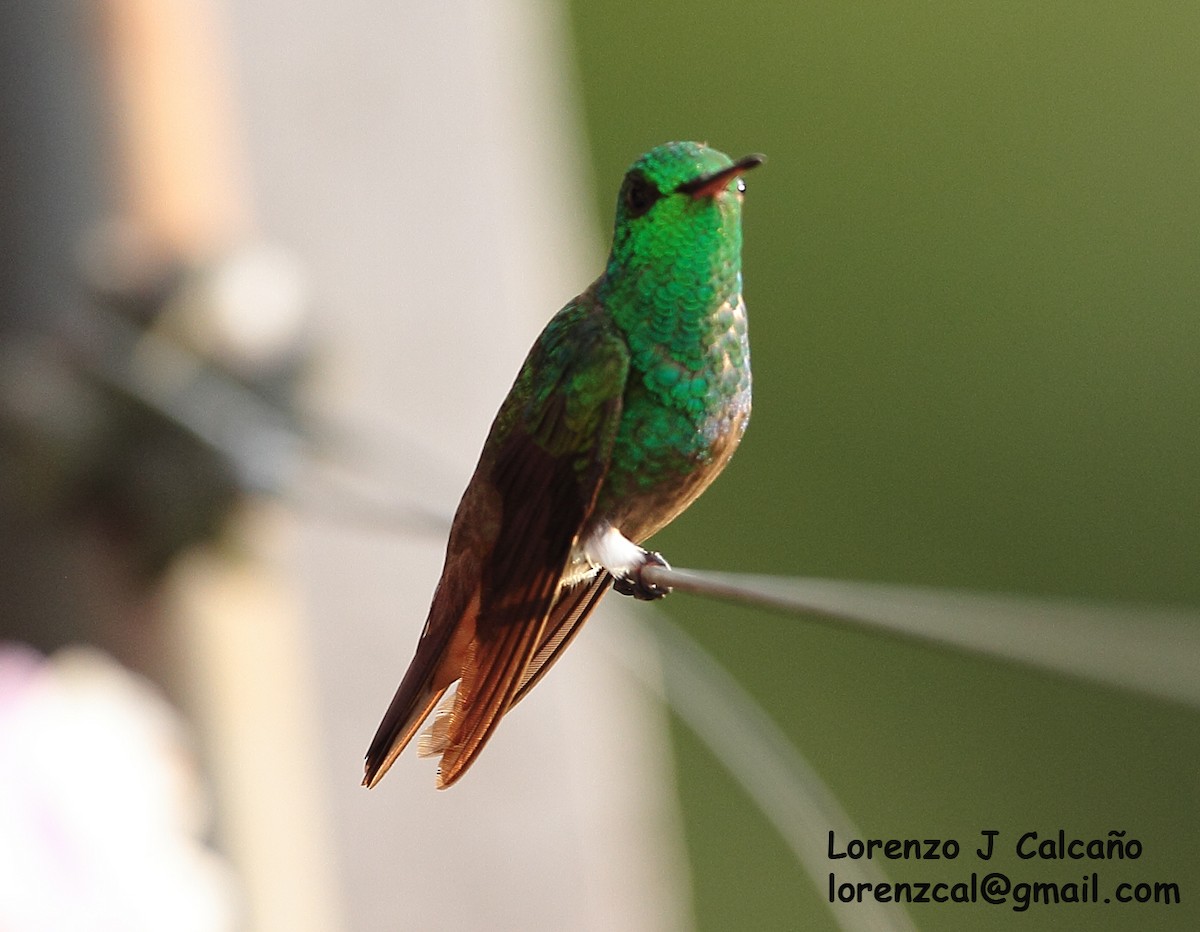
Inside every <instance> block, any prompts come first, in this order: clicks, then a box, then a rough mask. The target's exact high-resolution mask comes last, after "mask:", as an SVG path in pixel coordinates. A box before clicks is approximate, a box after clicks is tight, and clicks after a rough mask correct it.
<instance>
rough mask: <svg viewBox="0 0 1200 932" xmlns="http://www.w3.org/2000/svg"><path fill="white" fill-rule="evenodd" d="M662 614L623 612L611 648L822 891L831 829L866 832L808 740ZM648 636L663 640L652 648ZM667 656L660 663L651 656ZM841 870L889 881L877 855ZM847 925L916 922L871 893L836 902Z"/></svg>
mask: <svg viewBox="0 0 1200 932" xmlns="http://www.w3.org/2000/svg"><path fill="white" fill-rule="evenodd" d="M656 614H657V617H656V618H654V619H653V621H645V622H638V623H633V622H630V621H627V620H624V621H623V620H621V619H614V620H615V621H617V622H618V624H619V625H620V628H619V632H620V636H614V637H611V638H608V639H607V641H606V644H607V645H608V647H607V649H608V650H609V652H610V654H611V655H612V656H614V657H615V659H616V660H617V661H618V662H619V663H620V664H621V666H623V667H624V668H625V669H626V670H627V671H629V672H630V673H631V674H632V675H633V676H634V677H635V678H636V679H637V680H638V682H639V683H641V685H642V686H643V687H644V688H646V689H648V690H650V691H651V692H652V693H654V694H655V695H657V696H658V697H659V698H660V699H661V700H662V701H663V702H664V703H665V704H666V705H667V706H668V707H669V708H670V709H671V710H672V711H674V712H675V713H676V714H677V715H678V716H679V717H680V719H682V720H683V722H684V723H685V724H686V725H687V726H688V728H690V729H691V731H692V732H693V733H694V734H695V735H696V737H697V738H699V739H700V741H701V742H702V743H703V744H704V745H705V746H706V747H707V748H708V749H709V751H710V752H711V753H712V754H713V756H714V757H716V758H717V760H718V761H719V762H720V763H721V765H722V766H723V767H724V768H725V769H726V770H727V771H728V772H729V774H730V775H731V776H732V777H733V778H734V780H736V781H737V783H738V784H739V785H740V786H741V787H742V789H743V791H744V792H745V793H746V795H747V796H748V797H749V799H750V800H751V801H752V802H753V803H754V805H755V806H757V807H758V809H759V811H760V812H762V814H763V815H764V816H765V817H766V819H767V821H768V822H770V823H771V825H772V826H773V827H774V828H775V831H776V832H777V833H778V834H779V836H780V837H781V838H782V839H783V841H784V843H785V844H786V845H787V846H788V847H789V848H790V849H791V851H792V854H793V855H794V856H795V858H796V860H797V861H798V862H799V864H800V866H801V867H802V868H803V869H804V871H805V873H807V874H808V876H809V878H810V880H811V881H812V883H813V886H814V888H815V889H816V891H817V893H818V895H823V891H824V890H825V885H826V880H825V878H826V875H827V874H828V872H829V861H828V858H827V852H826V850H825V847H824V844H825V840H826V838H827V837H828V836H827V833H828V832H829V831H830V830H833V831H835V832H837V833H838V834H840V835H842V836H843V837H846V838H861V837H862V833H861V832H859V831H858V829H857V828H855V826H854V823H853V822H852V821H851V819H850V817H849V816H848V815H847V814H846V812H845V811H844V810H843V809H842V807H841V805H840V804H839V803H838V801H837V799H836V797H835V796H834V795H833V793H832V792H831V791H830V789H829V787H828V786H826V784H825V782H824V781H823V780H822V779H821V777H820V775H819V774H818V773H817V772H816V770H814V769H813V767H812V766H811V765H810V764H809V762H808V760H807V759H806V758H805V757H804V755H803V754H802V753H801V752H800V750H799V749H798V748H797V747H796V746H795V745H794V744H793V743H792V742H791V740H790V739H789V738H788V736H787V735H786V734H785V733H784V732H783V731H782V730H781V729H780V728H779V726H778V725H776V724H775V722H774V721H772V719H771V718H770V716H769V715H767V713H766V712H765V711H764V710H763V708H762V706H761V705H760V704H759V703H758V702H757V701H755V699H754V698H753V697H752V696H751V695H750V694H749V693H748V692H746V690H745V689H743V688H742V686H741V685H740V684H739V683H738V682H737V680H735V679H734V678H733V677H732V676H730V674H729V673H728V671H727V670H726V669H725V668H724V667H723V666H722V665H721V664H720V663H719V662H718V661H717V660H716V659H715V658H714V657H713V656H712V655H711V654H710V653H708V651H706V650H704V648H703V647H701V646H700V645H699V644H698V643H697V642H696V641H695V640H694V639H693V638H691V637H690V636H689V635H688V634H687V633H686V632H684V631H683V629H681V628H680V627H678V626H677V625H675V624H674V623H673V622H672V621H670V620H669V619H668V618H667V617H666V616H665V615H663V614H662V613H661V612H659V613H656ZM647 638H650V639H652V640H653V641H654V642H656V644H657V647H658V648H659V650H657V651H652V650H647V649H646V648H645V646H644V643H645V641H646V639H647ZM659 656H661V658H662V662H661V663H660V664H654V663H648V662H647V658H648V657H659ZM839 880H841V881H843V882H849V883H854V884H858V883H864V882H865V883H871V884H872V885H878V884H880V883H886V882H887V876H886V875H885V874H884V873H883V871H882V870H881V869H880V868H879V867H878V865H877V864H876V863H875V862H874V861H853V862H848V864H847V866H846V867H840V868H839ZM832 912H833V917H834V920H835V921H836V922H837V925H838V927H839V928H840V929H842V930H843V932H914V930H915V926H914V925H913V924H912V922H911V921H910V920H909V917H908V915H907V913H905V912H904V910H903V908H902V907H901V906H899V905H896V904H888V905H885V904H881V903H876V902H874V901H873V900H871V899H869V898H867V899H864V900H863V901H862V902H861V903H856V904H855V905H854V908H853V909H839V908H837V907H836V906H834V907H833V909H832Z"/></svg>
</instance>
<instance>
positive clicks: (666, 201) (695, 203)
mask: <svg viewBox="0 0 1200 932" xmlns="http://www.w3.org/2000/svg"><path fill="white" fill-rule="evenodd" d="M763 161H764V159H763V156H761V155H748V156H746V157H745V158H742V159H739V160H738V161H736V162H734V161H732V160H731V159H730V158H729V156H727V155H725V154H724V153H722V152H718V151H717V150H715V149H710V148H709V147H708V146H705V145H703V144H701V143H697V142H669V143H667V144H665V145H662V146H658V147H657V148H654V149H651V150H650V151H649V152H647V153H646V154H645V155H643V156H642V157H641V158H639V159H638V160H637V161H636V162H634V163H633V165H631V166H630V168H629V171H628V172H627V173H626V175H625V181H624V183H623V184H622V185H621V192H620V194H619V196H618V198H617V219H616V225H615V228H614V231H613V247H612V254H611V255H610V257H609V260H608V266H607V269H606V270H605V274H604V276H603V278H602V279H601V281H600V282H599V296H600V297H601V299H602V300H603V301H604V302H605V304H606V306H608V307H609V309H610V310H611V311H612V313H613V315H614V318H615V319H616V321H617V323H618V324H619V325H620V326H621V327H622V328H623V329H625V330H626V332H627V333H632V332H635V331H648V330H652V331H654V332H656V333H660V334H663V333H665V332H672V331H676V330H678V329H679V328H681V327H682V328H687V327H688V325H689V321H691V320H695V319H696V318H700V317H703V316H704V315H707V314H711V313H713V312H714V311H715V310H716V309H717V308H719V307H721V306H722V305H723V304H725V303H731V304H736V302H737V296H738V294H739V292H740V291H741V252H742V195H743V192H744V191H745V184H744V183H743V182H742V178H741V176H742V175H743V174H744V173H745V172H747V171H749V170H750V169H752V168H755V167H756V166H758V165H761V164H762V163H763Z"/></svg>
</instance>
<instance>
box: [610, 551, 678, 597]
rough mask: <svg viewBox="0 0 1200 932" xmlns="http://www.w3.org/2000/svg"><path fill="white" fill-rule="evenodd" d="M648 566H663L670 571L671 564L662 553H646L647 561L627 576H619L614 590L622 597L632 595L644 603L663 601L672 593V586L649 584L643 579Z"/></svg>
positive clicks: (614, 583)
mask: <svg viewBox="0 0 1200 932" xmlns="http://www.w3.org/2000/svg"><path fill="white" fill-rule="evenodd" d="M647 566H661V567H663V568H664V569H668V570H669V569H670V568H671V564H669V563H668V562H667V561H666V560H664V559H663V555H662V554H661V553H657V552H655V551H653V550H647V551H646V557H645V559H644V560H643V561H642V562H641V563H640V564H639V565H637V566H635V567H634V568H633V569H631V570H630V571H629V572H628V573H627V574H626V575H624V576H618V577H617V578H616V579H615V580H614V581H613V589H615V590H616V591H617V592H619V593H621V595H631V596H633V597H634V598H635V599H641V600H642V601H643V602H651V601H653V600H654V599H661V598H662V597H663V596H665V595H667V594H668V593H669V592H670V591H671V587H670V586H656V585H654V584H653V583H648V582H646V581H645V580H644V579H642V570H644V569H645V568H646V567H647Z"/></svg>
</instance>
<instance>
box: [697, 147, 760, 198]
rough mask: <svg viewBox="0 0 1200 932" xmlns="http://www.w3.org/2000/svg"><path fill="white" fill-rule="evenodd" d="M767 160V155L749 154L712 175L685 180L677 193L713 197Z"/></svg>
mask: <svg viewBox="0 0 1200 932" xmlns="http://www.w3.org/2000/svg"><path fill="white" fill-rule="evenodd" d="M766 160H767V157H766V156H765V155H758V154H757V153H756V154H754V155H747V156H744V157H742V158H740V159H738V160H737V161H736V162H734V163H733V164H732V165H730V166H729V167H728V168H722V169H721V170H720V171H718V172H713V173H712V174H710V175H701V176H700V177H699V178H693V179H692V180H691V181H685V182H684V183H683V184H681V185H680V186H679V187H677V188H676V189H675V193H676V194H690V195H691V196H692V197H694V198H696V199H697V200H699V199H700V198H702V197H712V196H713V195H714V194H716V193H717V192H718V191H721V190H723V189H724V188H725V185H727V184H729V182H730V181H731V180H733V179H734V178H737V177H738V176H739V175H742V174H743V173H745V172H748V171H750V169H752V168H757V167H758V166H759V165H761V164H762V163H763V162H765V161H766Z"/></svg>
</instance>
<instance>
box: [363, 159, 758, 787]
mask: <svg viewBox="0 0 1200 932" xmlns="http://www.w3.org/2000/svg"><path fill="white" fill-rule="evenodd" d="M762 162H763V157H762V156H761V155H748V156H746V157H745V158H742V159H739V160H738V161H736V162H734V161H731V160H730V159H729V157H728V156H726V155H724V154H723V153H720V152H717V151H716V150H714V149H710V148H708V147H707V146H706V145H703V144H700V143H695V142H672V143H667V144H666V145H662V146H659V147H657V148H655V149H652V150H650V151H649V152H647V153H646V154H645V155H643V156H642V157H641V158H639V159H638V160H637V161H636V162H634V163H633V165H632V166H631V167H630V169H629V171H628V173H627V174H626V175H625V180H624V183H623V184H622V185H621V191H620V195H619V196H618V199H617V217H616V224H615V229H614V232H613V245H612V252H611V254H610V256H609V259H608V264H607V266H606V268H605V270H604V274H603V275H601V276H600V277H599V278H598V279H597V280H596V281H595V282H594V283H593V284H592V285H591V286H590V287H589V288H588V289H587V290H586V291H584V292H583V294H581V295H579V297H577V298H575V299H574V300H573V301H571V302H570V303H569V304H567V306H566V307H564V308H563V309H562V310H561V311H559V312H558V313H557V314H556V315H555V316H554V317H553V319H551V321H550V322H549V324H547V325H546V328H545V329H544V330H543V331H542V333H541V335H540V336H539V337H538V339H537V342H535V343H534V345H533V349H531V350H530V352H529V355H528V356H527V357H526V359H525V362H524V364H523V365H522V366H521V371H520V372H519V373H518V375H517V378H516V381H515V382H514V384H513V387H512V389H511V390H510V391H509V393H508V397H507V398H505V399H504V403H503V404H502V405H501V407H500V411H499V413H498V414H497V415H496V419H495V421H494V422H493V424H492V428H491V431H490V432H489V434H488V437H487V440H486V442H485V443H484V446H483V452H482V453H481V454H480V457H479V464H478V465H477V466H476V468H475V473H474V475H473V476H472V477H471V481H470V483H469V484H468V485H467V489H466V491H465V492H464V493H463V497H462V501H461V502H460V503H459V506H458V511H457V512H456V513H455V515H454V523H453V525H452V526H451V529H450V540H449V542H448V544H447V546H446V561H445V565H444V567H443V569H442V576H441V580H440V581H439V582H438V585H437V589H436V591H435V592H434V596H433V604H432V605H431V607H430V609H429V616H428V619H427V620H426V622H425V628H424V630H423V631H422V632H421V639H420V641H419V642H418V643H417V650H416V655H415V656H414V657H413V660H412V663H411V664H410V665H409V668H408V671H407V672H406V673H405V675H404V679H403V680H402V681H401V683H400V686H399V688H398V689H397V690H396V695H395V697H394V698H393V699H392V703H391V705H390V706H389V707H388V710H387V713H386V714H385V715H384V717H383V721H382V722H381V723H380V725H379V729H378V731H377V732H376V734H375V739H374V740H373V741H372V742H371V746H370V749H369V750H368V751H367V756H366V776H365V777H364V779H363V784H364V785H366V786H374V785H375V784H376V783H378V782H379V780H380V779H381V778H382V777H383V775H384V773H385V772H386V771H387V769H388V768H389V767H390V766H391V764H392V762H393V761H394V760H395V759H396V757H397V756H398V755H399V754H400V752H401V751H403V750H404V748H405V746H406V745H408V743H409V742H410V741H411V740H412V738H413V736H414V735H415V734H416V733H417V730H418V729H419V728H420V727H421V724H422V723H423V722H424V721H425V720H426V719H427V718H428V717H429V716H430V714H431V713H433V720H432V724H431V725H430V726H429V728H428V729H427V731H426V732H425V733H424V734H423V735H422V736H421V739H420V740H419V741H418V752H419V753H420V754H421V756H436V755H440V756H441V761H440V766H439V768H438V776H437V785H438V788H439V789H440V788H445V787H448V786H450V785H451V784H452V783H454V782H455V781H456V780H458V779H459V777H461V776H462V775H463V773H465V772H466V770H467V768H468V767H469V766H470V765H471V764H472V763H473V762H474V761H475V759H476V758H477V757H478V755H479V753H480V751H482V750H483V747H484V745H485V744H486V743H487V741H488V739H489V738H491V736H492V734H493V732H494V731H495V728H496V726H497V725H498V724H499V723H500V719H501V718H503V716H504V715H505V713H507V712H508V711H509V710H510V709H512V707H513V706H514V705H516V704H517V703H518V702H519V701H520V700H521V699H522V698H524V697H525V695H526V694H527V693H528V692H529V690H530V689H532V688H533V686H534V685H535V684H536V683H537V682H538V680H540V679H541V677H542V676H544V675H545V673H546V671H547V670H548V669H549V668H550V666H551V665H552V664H553V663H554V661H555V660H556V659H558V657H559V655H560V654H561V653H562V651H563V650H564V649H565V648H566V647H567V645H568V644H569V643H570V642H571V639H572V638H574V637H575V635H576V634H578V633H579V629H580V628H581V627H582V626H583V623H584V621H586V620H587V617H588V616H589V615H590V614H591V613H592V611H593V610H594V609H595V607H596V605H597V604H599V602H600V599H601V598H602V597H603V596H604V594H605V592H607V591H608V590H609V588H615V589H616V590H617V591H618V592H621V593H623V594H626V595H632V596H635V597H637V598H642V599H654V598H658V597H661V596H664V595H666V594H667V591H668V590H666V589H664V588H660V587H657V586H655V585H653V584H651V583H650V582H649V581H648V580H645V579H643V578H642V571H643V569H644V568H645V567H646V566H647V565H650V564H658V565H660V566H666V565H667V564H666V561H665V560H663V558H662V556H661V555H660V554H657V553H653V552H650V551H647V550H644V549H643V548H642V547H641V546H640V544H641V542H642V541H644V540H645V539H646V538H647V537H649V536H650V535H651V534H653V533H654V532H655V531H658V530H659V529H660V528H662V527H664V526H666V525H667V524H668V523H669V522H670V521H671V520H672V519H673V518H674V517H675V516H676V515H678V514H679V513H680V512H682V511H683V510H684V509H685V508H686V507H687V506H688V505H689V504H691V503H692V502H693V501H694V500H695V499H696V497H697V496H698V495H700V493H701V492H703V491H704V489H705V488H707V486H708V485H709V483H710V482H712V481H713V479H715V478H716V476H717V474H718V473H720V471H721V470H722V469H723V468H724V467H725V464H726V463H727V462H728V461H729V458H730V456H732V455H733V451H734V449H735V448H736V447H737V445H738V442H739V441H740V440H741V437H742V433H743V432H744V431H745V429H746V424H747V421H748V420H749V417H750V346H749V343H748V341H747V335H746V306H745V304H744V302H743V301H742V265H741V252H742V199H743V193H744V191H745V184H744V182H743V181H742V177H741V176H742V174H743V173H745V172H747V171H749V170H750V169H752V168H754V167H756V166H758V165H760V164H762ZM455 682H457V683H458V688H457V691H456V692H454V693H452V694H450V695H449V696H447V698H446V699H445V701H443V702H442V703H441V705H439V700H442V697H443V696H444V695H446V692H447V690H448V689H449V687H450V686H451V685H452V684H454V683H455ZM435 708H436V712H435Z"/></svg>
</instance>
